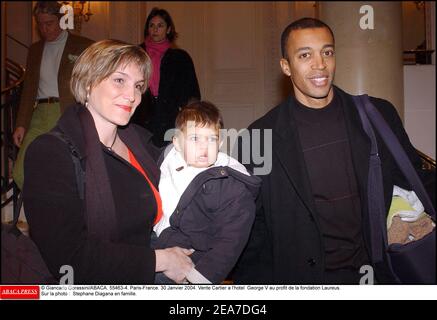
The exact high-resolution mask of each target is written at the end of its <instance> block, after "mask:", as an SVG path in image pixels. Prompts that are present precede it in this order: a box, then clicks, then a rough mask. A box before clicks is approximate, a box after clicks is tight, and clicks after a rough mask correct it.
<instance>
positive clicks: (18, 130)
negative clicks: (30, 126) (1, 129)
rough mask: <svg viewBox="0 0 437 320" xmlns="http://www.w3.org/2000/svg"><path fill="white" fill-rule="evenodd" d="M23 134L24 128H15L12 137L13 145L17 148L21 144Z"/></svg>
mask: <svg viewBox="0 0 437 320" xmlns="http://www.w3.org/2000/svg"><path fill="white" fill-rule="evenodd" d="M25 133H26V129H24V127H17V128H16V129H15V131H14V134H13V135H12V138H13V139H14V143H15V145H16V146H17V147H18V148H19V147H21V143H22V142H23V138H24V135H25Z"/></svg>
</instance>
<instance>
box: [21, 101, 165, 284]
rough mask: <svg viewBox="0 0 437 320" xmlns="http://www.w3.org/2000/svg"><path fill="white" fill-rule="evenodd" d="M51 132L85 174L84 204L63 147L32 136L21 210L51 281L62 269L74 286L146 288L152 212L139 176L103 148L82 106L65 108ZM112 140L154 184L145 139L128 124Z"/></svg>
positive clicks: (151, 270)
mask: <svg viewBox="0 0 437 320" xmlns="http://www.w3.org/2000/svg"><path fill="white" fill-rule="evenodd" d="M54 130H57V131H59V130H60V131H62V132H63V133H64V135H65V137H66V138H67V139H68V140H69V141H70V142H71V143H72V144H73V145H74V146H75V149H76V151H77V155H78V157H79V159H80V160H81V162H82V164H83V167H84V168H86V170H85V199H86V201H83V200H81V199H80V196H79V192H78V186H77V181H76V174H75V171H74V170H75V167H74V165H73V160H72V157H71V153H70V150H69V147H68V146H67V144H66V143H64V142H62V141H61V140H60V139H58V138H56V137H54V136H53V135H50V134H44V135H42V136H39V137H38V138H36V139H35V141H34V142H33V143H32V144H31V145H30V146H29V149H28V151H27V153H26V158H25V163H24V169H25V181H24V189H23V195H24V208H25V211H26V217H27V220H28V223H29V226H30V235H31V237H32V239H33V240H34V242H35V243H36V245H37V246H38V248H39V250H40V252H41V255H42V257H43V258H44V260H45V262H46V264H47V266H48V267H49V270H50V271H51V272H52V274H53V275H54V276H55V277H59V276H61V275H60V274H59V269H60V267H61V266H62V265H70V266H72V267H73V270H74V283H75V284H79V283H100V284H109V283H117V284H127V283H153V282H154V276H155V254H154V251H153V250H152V249H151V248H150V233H151V230H152V225H153V220H154V218H155V215H156V210H157V209H156V202H155V198H154V196H153V193H152V191H151V189H150V187H149V185H148V184H147V183H145V179H144V177H143V176H142V174H141V173H139V172H138V170H136V169H135V168H134V167H133V166H131V165H130V164H129V163H128V162H126V161H125V160H124V159H122V158H121V157H118V156H117V155H115V154H113V153H112V152H109V151H108V150H106V148H104V147H103V145H102V144H101V143H100V141H99V139H98V135H97V131H96V129H95V126H94V122H93V119H92V117H91V114H90V113H89V111H88V110H87V109H86V108H85V107H83V106H80V105H76V106H72V107H70V108H68V109H67V110H66V112H65V113H64V114H63V115H62V116H61V118H60V120H59V121H58V124H57V126H56V127H55V128H54ZM118 134H119V137H120V138H121V139H122V140H123V141H124V142H125V144H126V145H127V146H128V147H129V148H130V150H131V151H132V152H133V153H134V155H135V157H136V158H137V160H138V162H139V163H140V164H141V166H142V167H143V168H144V170H145V172H146V173H147V174H148V176H149V178H150V180H151V181H152V183H153V184H154V185H155V186H157V182H158V178H159V169H158V167H157V165H156V162H155V161H156V156H157V155H158V153H156V150H155V148H154V147H153V145H152V144H151V143H150V142H149V140H150V133H148V132H146V130H144V129H142V128H140V127H138V126H136V125H132V126H128V127H125V128H119V130H118ZM152 154H153V155H154V157H152V156H151V155H152Z"/></svg>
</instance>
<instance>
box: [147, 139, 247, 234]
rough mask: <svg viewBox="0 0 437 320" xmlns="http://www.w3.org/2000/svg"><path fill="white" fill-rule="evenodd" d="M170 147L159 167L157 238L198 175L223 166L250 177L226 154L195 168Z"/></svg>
mask: <svg viewBox="0 0 437 320" xmlns="http://www.w3.org/2000/svg"><path fill="white" fill-rule="evenodd" d="M170 147H171V149H170V151H169V152H168V154H167V155H166V156H165V158H164V161H163V162H162V164H161V167H160V169H161V177H160V180H159V194H160V196H161V200H162V217H161V220H159V222H158V223H157V224H156V225H155V226H154V227H153V230H154V231H155V232H156V235H157V236H159V235H160V234H161V232H162V231H163V230H164V229H165V228H168V227H169V226H170V217H171V215H172V214H173V212H174V211H175V209H176V206H177V205H178V203H179V200H180V198H181V196H182V194H183V193H184V191H185V190H186V189H187V187H188V185H189V184H190V183H191V181H193V179H194V178H195V177H196V176H197V175H198V174H199V173H201V172H203V171H205V170H208V169H209V168H211V167H220V166H224V167H231V168H232V169H235V170H237V171H239V172H241V173H243V174H245V175H248V176H249V175H250V174H249V173H248V172H247V170H246V168H245V167H244V166H243V165H242V164H241V163H239V162H238V161H237V160H235V159H234V158H232V157H230V156H228V155H227V154H226V153H223V152H219V153H218V155H217V160H216V162H215V163H214V164H213V165H212V166H210V167H207V168H195V167H191V166H188V165H187V163H186V162H185V160H184V158H183V157H182V155H181V154H180V152H178V151H177V150H176V149H175V147H174V146H169V148H170ZM167 150H168V149H167ZM180 168H182V169H180ZM177 169H179V170H177Z"/></svg>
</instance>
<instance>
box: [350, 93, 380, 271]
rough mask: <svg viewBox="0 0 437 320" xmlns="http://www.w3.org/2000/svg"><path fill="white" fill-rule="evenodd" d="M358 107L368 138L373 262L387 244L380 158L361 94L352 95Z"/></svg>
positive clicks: (369, 207)
mask: <svg viewBox="0 0 437 320" xmlns="http://www.w3.org/2000/svg"><path fill="white" fill-rule="evenodd" d="M352 98H353V100H354V102H355V105H356V107H357V109H358V113H359V115H360V118H361V122H362V125H363V129H364V131H365V132H366V134H367V135H368V136H369V138H370V142H371V147H370V160H369V175H368V180H367V197H368V201H367V207H368V212H369V223H370V228H369V229H370V238H371V241H370V243H371V254H372V261H373V262H374V263H378V262H382V261H383V254H384V253H383V249H384V248H385V247H386V246H387V243H388V241H387V227H386V222H385V219H386V215H385V202H384V185H383V180H382V168H381V159H380V158H379V153H378V144H377V142H376V137H375V133H374V131H373V128H372V126H371V124H370V121H369V118H368V117H367V114H366V112H365V109H364V106H363V102H362V100H361V99H360V98H361V96H353V97H352Z"/></svg>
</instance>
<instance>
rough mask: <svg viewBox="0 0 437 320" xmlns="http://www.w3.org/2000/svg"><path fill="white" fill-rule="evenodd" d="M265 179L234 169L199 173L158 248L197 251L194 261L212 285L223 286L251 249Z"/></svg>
mask: <svg viewBox="0 0 437 320" xmlns="http://www.w3.org/2000/svg"><path fill="white" fill-rule="evenodd" d="M260 184H261V180H260V179H259V178H258V177H256V176H247V175H245V174H243V173H241V172H239V171H237V170H234V169H232V168H230V167H213V168H210V169H208V170H206V171H203V172H201V173H199V174H198V175H197V176H196V177H195V178H194V179H193V181H192V182H191V183H190V185H189V186H188V187H187V189H186V190H185V192H184V193H183V194H182V196H181V199H180V201H179V203H178V205H177V207H176V209H175V211H174V213H173V214H172V216H171V218H170V227H168V228H166V229H164V230H163V231H162V233H161V234H160V236H159V238H158V242H157V248H168V247H173V246H180V247H183V248H194V249H195V250H196V251H195V252H194V253H193V254H192V255H191V258H192V260H193V262H194V263H195V265H196V269H197V271H199V272H200V273H201V274H202V275H203V276H204V277H206V278H207V279H208V280H209V281H211V282H212V283H221V282H222V281H223V280H225V278H226V277H227V275H228V274H229V272H230V271H231V269H232V268H233V267H234V265H235V263H236V261H237V259H238V257H239V256H240V254H241V251H242V250H243V248H244V246H245V245H246V242H247V239H248V237H249V233H250V229H251V227H252V223H253V220H254V218H255V198H256V196H257V194H258V190H259V187H260Z"/></svg>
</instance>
